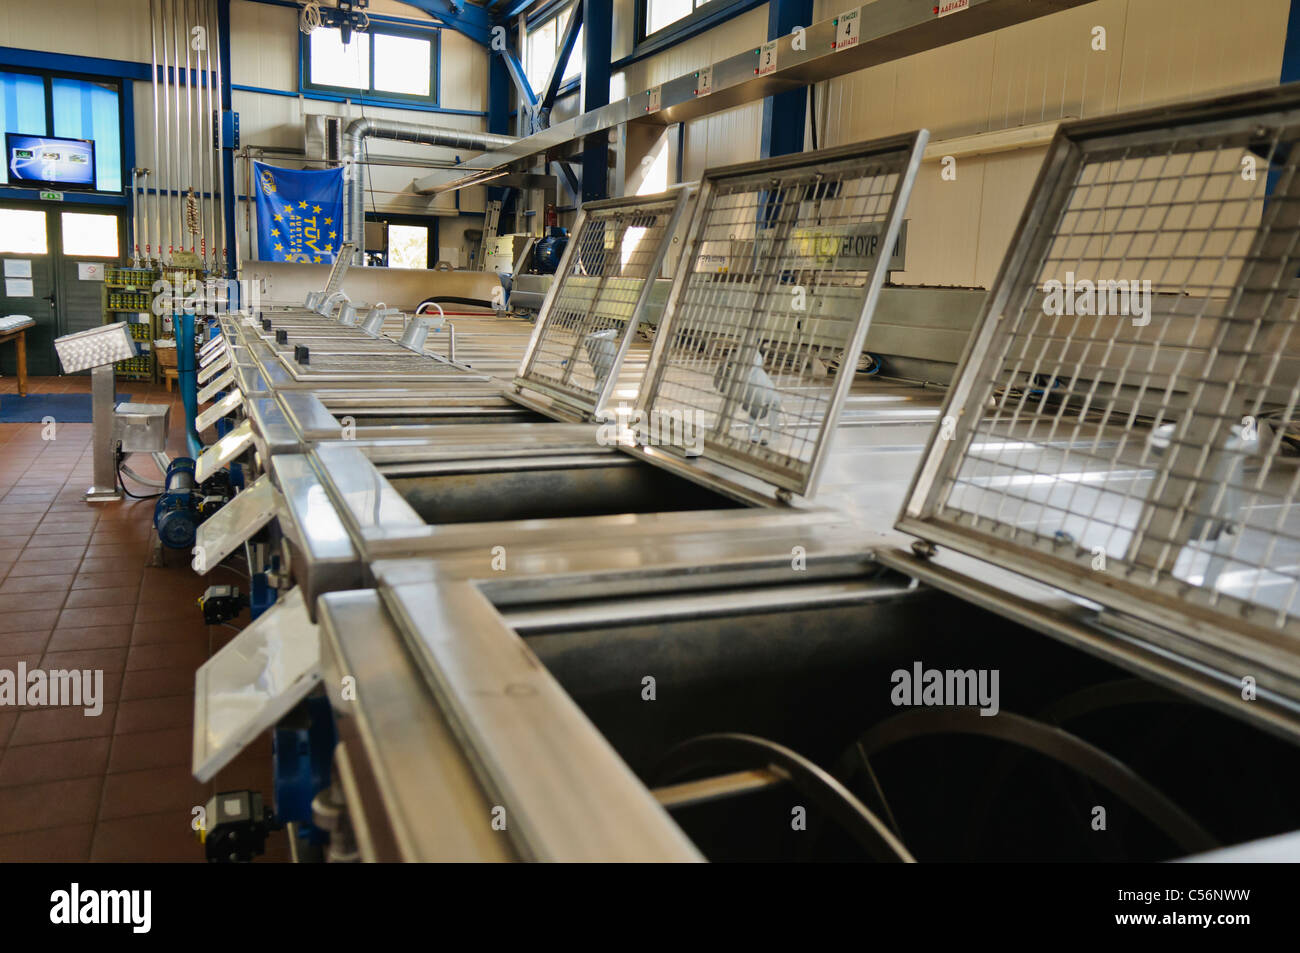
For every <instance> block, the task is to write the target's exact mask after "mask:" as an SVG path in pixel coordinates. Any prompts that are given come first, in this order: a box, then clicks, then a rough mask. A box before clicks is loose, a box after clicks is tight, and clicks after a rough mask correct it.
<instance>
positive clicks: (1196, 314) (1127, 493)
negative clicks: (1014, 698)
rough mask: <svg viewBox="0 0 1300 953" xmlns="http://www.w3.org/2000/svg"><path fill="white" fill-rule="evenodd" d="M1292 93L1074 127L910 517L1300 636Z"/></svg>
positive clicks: (1136, 610)
mask: <svg viewBox="0 0 1300 953" xmlns="http://www.w3.org/2000/svg"><path fill="white" fill-rule="evenodd" d="M1291 98H1292V99H1295V98H1296V96H1295V94H1294V93H1293V94H1292V97H1291ZM1294 105H1295V104H1292V105H1291V108H1290V111H1286V110H1276V111H1275V112H1274V114H1272V115H1268V114H1265V115H1259V114H1254V115H1251V114H1249V112H1248V114H1247V115H1244V116H1242V115H1240V112H1241V110H1240V103H1238V107H1237V109H1236V112H1237V116H1236V117H1235V118H1233V119H1231V120H1226V119H1224V118H1223V116H1222V115H1218V114H1215V113H1213V112H1211V113H1210V114H1208V115H1206V114H1203V113H1202V114H1197V119H1196V121H1194V122H1193V121H1184V122H1182V123H1181V124H1174V125H1171V126H1166V127H1164V128H1159V129H1152V128H1150V126H1149V125H1145V124H1144V125H1143V126H1142V127H1141V128H1139V129H1136V130H1134V131H1131V132H1128V133H1122V132H1121V133H1116V132H1114V131H1113V130H1105V134H1101V133H1098V134H1097V135H1095V136H1092V135H1088V134H1085V133H1083V132H1080V133H1079V134H1078V139H1077V140H1073V141H1072V140H1071V138H1070V137H1071V135H1072V134H1073V131H1072V130H1067V131H1066V132H1065V134H1064V135H1063V136H1062V137H1060V138H1058V140H1057V142H1056V144H1055V145H1054V146H1053V150H1052V152H1051V154H1049V156H1048V159H1047V163H1046V165H1045V170H1046V171H1045V173H1044V175H1043V177H1042V178H1041V179H1040V182H1039V186H1038V188H1037V189H1036V192H1035V196H1034V197H1031V199H1030V203H1029V209H1028V210H1027V212H1026V218H1025V219H1024V221H1023V222H1022V225H1021V232H1020V234H1019V235H1018V236H1017V238H1016V240H1015V241H1013V243H1012V248H1011V252H1010V254H1009V257H1008V264H1007V265H1004V270H1003V273H1002V275H1001V276H1000V278H999V282H998V285H997V286H995V287H994V289H993V290H992V291H991V293H990V305H989V306H988V308H987V310H986V312H985V314H984V316H983V319H982V321H981V324H980V326H979V328H977V331H976V335H977V337H976V340H975V342H974V344H973V347H972V350H971V352H970V354H969V355H968V360H967V363H966V365H965V366H964V367H963V370H962V372H961V375H960V379H959V381H958V384H957V385H956V386H955V388H954V398H953V400H952V402H951V404H950V406H949V408H948V410H947V411H946V414H947V416H946V417H945V422H944V423H943V424H942V425H941V427H940V432H939V434H938V439H936V440H935V442H934V444H933V446H932V453H934V454H938V455H939V457H940V459H941V461H942V462H941V463H940V464H939V465H938V467H937V468H936V469H935V470H934V471H933V472H934V475H935V477H936V479H934V480H933V482H932V484H931V485H930V486H929V487H928V488H924V487H922V488H921V489H922V492H923V493H924V494H925V497H926V499H925V503H924V504H923V506H922V507H921V508H920V509H918V508H917V499H916V497H915V496H914V498H913V502H912V503H909V508H908V510H906V511H905V514H904V519H903V521H902V522H901V523H900V526H906V525H907V522H908V519H907V517H908V513H909V512H910V513H912V514H913V515H919V516H920V517H921V518H922V519H923V520H925V521H927V522H929V523H932V524H933V523H939V524H950V525H951V526H954V527H957V528H958V529H959V530H961V531H964V532H967V533H971V534H974V535H976V536H978V537H981V538H982V539H983V540H984V541H985V543H991V544H992V546H993V548H994V549H995V550H996V551H997V552H998V553H999V554H1000V555H1001V556H1005V557H1006V560H1007V561H1008V562H1009V563H1010V564H1012V565H1013V566H1014V567H1016V568H1020V569H1022V570H1024V571H1026V572H1028V573H1029V574H1030V575H1038V576H1040V577H1041V576H1046V577H1048V578H1049V581H1052V582H1054V583H1057V584H1060V582H1061V579H1062V578H1064V579H1066V580H1067V582H1066V586H1067V588H1074V589H1075V590H1076V591H1082V592H1084V593H1085V594H1088V595H1091V596H1095V597H1097V598H1098V600H1099V601H1102V602H1104V603H1106V604H1110V605H1115V606H1116V607H1117V608H1123V609H1125V610H1127V611H1130V612H1131V613H1133V614H1136V615H1138V616H1139V617H1141V616H1143V615H1146V616H1148V617H1151V616H1152V614H1159V616H1160V618H1161V619H1162V620H1164V621H1167V620H1168V618H1169V615H1168V612H1169V611H1170V610H1171V609H1172V611H1173V612H1174V613H1175V614H1181V613H1189V612H1190V613H1195V614H1197V615H1198V616H1199V617H1200V619H1201V620H1203V621H1204V620H1206V619H1208V620H1210V621H1211V622H1212V623H1213V624H1214V628H1215V629H1216V631H1220V632H1223V631H1228V632H1230V633H1231V634H1230V635H1229V639H1230V640H1233V641H1234V642H1235V640H1236V638H1237V632H1239V631H1240V630H1241V626H1242V624H1243V623H1245V624H1246V625H1248V626H1250V627H1252V629H1253V628H1254V627H1262V631H1263V632H1268V631H1269V630H1273V631H1277V630H1283V632H1285V634H1286V636H1287V637H1288V638H1286V639H1284V642H1283V643H1282V644H1284V645H1285V644H1288V642H1289V636H1290V635H1292V634H1300V627H1298V626H1297V619H1296V608H1297V606H1296V603H1297V597H1298V596H1300V510H1298V509H1297V507H1296V494H1297V489H1300V455H1298V454H1297V449H1298V448H1300V429H1297V424H1296V418H1297V414H1296V404H1297V399H1298V398H1300V335H1297V334H1296V333H1295V330H1296V322H1297V310H1298V307H1297V306H1298V305H1300V301H1298V300H1297V298H1296V297H1295V296H1294V294H1295V285H1296V281H1295V279H1296V276H1297V274H1300V181H1298V180H1297V176H1296V163H1297V161H1298V160H1300V150H1297V149H1294V148H1293V144H1294V143H1295V141H1296V140H1297V138H1300V121H1298V119H1297V114H1296V113H1295V112H1294ZM1256 113H1258V110H1257V111H1256ZM1053 166H1055V167H1057V168H1058V169H1059V174H1053V173H1052V172H1051V170H1052V168H1053ZM1270 183H1271V184H1272V190H1271V194H1270V190H1269V185H1270ZM1040 193H1042V194H1040ZM945 430H946V431H947V432H946V433H945ZM925 469H926V468H925V465H924V464H923V466H922V471H921V472H922V474H924V473H925ZM918 487H920V484H918ZM914 492H915V491H914ZM1058 560H1059V561H1060V563H1058V562H1057V561H1058ZM1058 570H1059V571H1058ZM1148 597H1154V601H1153V600H1152V599H1149V598H1148ZM1157 603H1158V604H1157ZM1225 615H1227V616H1229V617H1230V618H1227V619H1225ZM1224 622H1227V623H1228V624H1227V625H1226V626H1225V625H1223V623H1224ZM1234 627H1235V628H1234ZM1193 628H1195V627H1194V626H1191V625H1188V626H1187V627H1186V630H1187V631H1191V630H1192V629H1193ZM1289 644H1291V646H1292V648H1291V651H1294V649H1295V647H1296V646H1295V645H1294V643H1289Z"/></svg>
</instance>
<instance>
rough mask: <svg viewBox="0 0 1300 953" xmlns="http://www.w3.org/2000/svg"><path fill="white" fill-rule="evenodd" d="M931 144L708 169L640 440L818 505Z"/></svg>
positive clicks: (901, 140) (654, 362)
mask: <svg viewBox="0 0 1300 953" xmlns="http://www.w3.org/2000/svg"><path fill="white" fill-rule="evenodd" d="M926 139H927V133H925V132H924V131H921V132H917V133H913V134H911V135H906V136H895V137H891V138H889V139H883V140H877V141H875V142H869V143H863V144H860V145H856V146H851V147H846V148H841V149H834V150H824V151H822V152H810V153H802V154H799V155H797V156H786V157H782V158H780V159H767V160H763V161H760V162H755V163H750V164H746V165H740V166H731V167H727V168H721V169H714V170H711V171H708V172H706V173H705V175H704V178H703V180H702V182H701V185H700V194H699V198H698V200H697V204H696V210H695V215H694V217H693V219H692V222H691V229H690V237H689V239H688V244H687V248H686V250H685V251H684V253H683V256H682V261H681V262H680V264H679V266H678V268H677V273H676V275H675V276H674V282H673V288H672V292H671V294H670V296H669V299H668V306H667V308H666V309H665V312H664V319H663V322H662V324H661V325H660V328H659V333H658V335H657V336H656V340H655V347H654V351H653V353H652V355H651V358H650V364H649V366H648V368H647V371H646V378H645V385H644V386H643V387H642V390H641V394H640V398H639V400H638V404H637V411H638V416H639V423H640V426H641V428H642V432H643V442H644V443H647V444H650V445H654V446H656V447H658V448H660V449H662V450H664V451H667V452H669V453H674V454H678V455H681V456H687V455H691V454H694V453H695V452H696V451H698V452H699V454H700V455H702V456H703V457H705V458H708V459H711V460H715V461H717V462H721V463H723V464H725V465H727V466H730V467H732V468H735V469H737V470H741V471H743V472H745V473H747V474H750V475H751V476H754V477H757V478H758V479H760V480H763V481H766V482H768V483H770V484H772V485H775V486H777V487H780V488H784V489H787V490H792V491H794V492H797V493H802V494H804V495H811V493H812V491H813V489H814V487H815V484H816V481H817V475H818V470H819V467H820V463H821V460H822V459H823V455H824V450H825V447H826V443H827V438H828V436H829V434H830V432H831V431H832V429H833V428H834V426H835V421H836V419H837V417H838V414H839V409H840V406H841V404H842V403H843V401H844V398H845V396H846V395H847V393H848V389H849V386H850V385H851V383H852V376H853V375H852V370H851V369H852V368H853V367H855V366H856V363H857V355H858V353H859V352H860V351H861V349H862V341H863V338H864V336H865V334H866V330H867V325H868V324H869V323H870V321H871V313H872V311H873V310H874V308H875V303H876V298H877V295H878V292H879V289H880V285H881V284H882V283H883V281H884V278H885V271H886V268H884V267H880V264H881V261H882V257H881V256H882V255H883V256H884V260H885V261H886V263H887V261H888V258H889V257H890V255H891V253H892V251H893V248H894V245H895V242H896V240H897V237H898V233H899V229H900V227H901V223H902V217H903V210H904V208H905V207H906V205H907V199H908V196H909V194H910V192H911V187H912V182H913V180H914V179H915V177H916V171H917V167H918V164H919V162H920V159H921V153H922V151H923V150H924V148H925V142H926ZM845 355H848V359H847V360H842V358H844V357H845ZM836 361H840V362H841V363H840V366H841V367H842V368H845V369H846V370H843V371H841V372H840V373H838V374H834V375H833V374H831V373H830V370H829V368H830V366H831V365H832V364H833V362H836ZM683 436H684V437H687V438H689V439H680V438H682V437H683Z"/></svg>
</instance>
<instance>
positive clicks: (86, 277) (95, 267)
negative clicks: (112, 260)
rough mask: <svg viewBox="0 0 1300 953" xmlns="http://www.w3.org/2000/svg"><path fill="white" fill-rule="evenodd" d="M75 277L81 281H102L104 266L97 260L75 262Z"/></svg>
mask: <svg viewBox="0 0 1300 953" xmlns="http://www.w3.org/2000/svg"><path fill="white" fill-rule="evenodd" d="M77 278H78V279H80V280H81V281H103V280H104V266H103V265H101V264H100V263H99V262H97V261H79V262H77Z"/></svg>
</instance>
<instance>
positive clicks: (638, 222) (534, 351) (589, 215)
mask: <svg viewBox="0 0 1300 953" xmlns="http://www.w3.org/2000/svg"><path fill="white" fill-rule="evenodd" d="M691 191H692V190H690V189H688V188H685V187H683V188H679V189H676V190H674V191H671V192H664V193H662V194H659V195H647V196H631V197H628V198H617V199H607V200H604V201H599V202H587V203H585V204H584V205H583V206H582V208H581V209H580V210H579V212H578V218H577V221H576V222H575V223H574V226H573V236H572V238H571V239H570V241H569V243H568V245H567V246H566V247H565V250H564V254H563V255H562V256H561V258H560V264H559V266H558V267H557V268H556V270H555V278H554V280H553V281H552V282H551V286H550V288H549V289H547V293H546V298H545V300H544V301H543V302H542V307H541V310H540V311H539V312H538V316H537V324H536V326H535V327H534V328H533V334H532V337H531V338H530V339H529V342H528V347H527V349H526V350H525V352H524V356H523V359H522V360H521V361H520V364H519V372H518V374H517V375H516V377H515V385H516V387H517V389H519V390H521V391H522V390H527V391H530V392H535V393H537V394H538V395H540V396H542V397H545V398H549V400H550V401H551V403H552V404H553V405H558V406H556V407H555V409H554V410H553V411H552V414H551V415H552V416H560V417H562V418H563V417H565V416H569V417H572V416H578V417H581V418H586V419H594V418H595V417H596V416H597V415H599V414H600V413H601V412H602V411H603V410H604V409H605V406H606V404H607V403H608V402H609V400H610V398H611V396H612V394H613V392H614V388H615V385H617V383H618V380H619V373H620V371H621V370H622V367H623V361H624V358H625V357H626V356H627V352H628V348H629V346H630V345H631V342H632V338H633V337H634V336H635V334H636V331H637V326H638V325H639V324H640V322H641V320H642V315H643V313H644V311H645V306H646V302H647V301H648V300H649V297H650V292H651V290H652V288H653V287H654V282H655V280H656V279H657V278H658V277H659V275H660V271H661V269H662V267H663V265H664V262H665V260H666V259H667V257H668V255H669V252H670V249H671V247H672V245H673V243H674V241H675V240H676V235H675V232H676V230H677V223H678V221H679V219H680V218H681V216H682V210H683V208H684V207H685V206H686V205H687V203H688V198H689V194H690V192H691ZM538 409H541V410H545V409H546V408H545V406H544V405H543V406H541V407H539V408H538ZM557 411H558V412H557ZM565 411H567V414H566V413H565Z"/></svg>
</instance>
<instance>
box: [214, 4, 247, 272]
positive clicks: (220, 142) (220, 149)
mask: <svg viewBox="0 0 1300 953" xmlns="http://www.w3.org/2000/svg"><path fill="white" fill-rule="evenodd" d="M209 2H210V3H211V5H212V7H213V14H214V15H213V18H212V20H213V23H214V25H215V27H216V30H215V31H214V35H213V40H212V42H213V45H214V47H215V49H216V51H217V192H218V193H219V194H220V196H221V214H220V215H218V216H217V217H218V218H219V219H220V220H221V270H222V272H223V273H224V272H225V268H226V264H225V263H226V212H225V200H226V163H225V155H226V153H225V148H224V147H225V128H224V123H223V121H222V120H223V119H224V118H225V116H224V112H223V110H224V108H225V89H226V84H225V72H224V71H225V65H224V64H223V63H222V62H221V19H220V17H219V16H218V15H217V13H218V11H217V9H216V0H209ZM231 176H232V178H233V176H234V170H233V169H232V170H231ZM230 184H231V186H232V187H233V186H234V184H235V183H234V182H233V181H232V182H231V183H230ZM246 194H248V195H250V196H251V195H252V193H251V192H248V193H246ZM232 224H233V223H232Z"/></svg>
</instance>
